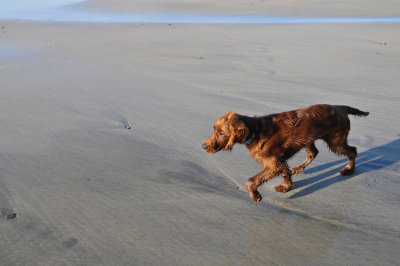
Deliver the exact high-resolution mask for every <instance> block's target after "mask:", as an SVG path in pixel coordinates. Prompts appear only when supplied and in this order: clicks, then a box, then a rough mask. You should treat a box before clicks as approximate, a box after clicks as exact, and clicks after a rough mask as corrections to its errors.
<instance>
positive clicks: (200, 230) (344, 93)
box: [0, 1, 400, 265]
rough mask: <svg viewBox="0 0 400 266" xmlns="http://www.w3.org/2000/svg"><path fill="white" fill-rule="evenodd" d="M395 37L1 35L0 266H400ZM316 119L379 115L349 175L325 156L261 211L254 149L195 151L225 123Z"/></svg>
mask: <svg viewBox="0 0 400 266" xmlns="http://www.w3.org/2000/svg"><path fill="white" fill-rule="evenodd" d="M287 2H288V3H287V6H291V5H292V4H293V5H294V4H296V5H300V3H303V2H304V3H305V5H307V4H308V5H309V4H310V3H309V2H308V1H287ZM289 2H290V3H289ZM93 3H95V4H96V7H97V8H100V9H101V8H103V9H109V10H112V9H113V8H121V6H117V5H122V4H121V3H124V4H125V5H124V6H123V7H124V10H131V9H132V10H133V6H130V5H129V4H128V3H126V2H122V1H118V2H117V1H115V2H114V3H115V5H114V4H113V5H111V4H110V2H106V1H98V2H97V1H96V2H93ZM329 3H330V2H329ZM354 3H356V1H355V2H354ZM368 3H373V1H370V2H368ZM390 3H391V1H388V4H390ZM89 4H90V5H91V4H92V3H90V2H89V3H83V4H82V5H89ZM375 4H376V3H375ZM376 5H377V6H378V4H376ZM86 7H88V6H86ZM225 7H226V8H227V11H226V12H227V13H229V12H230V11H229V10H228V9H229V8H230V7H228V5H226V6H225ZM88 8H89V7H88ZM92 8H93V7H92ZM354 8H355V7H354ZM149 11H151V10H149ZM316 11H318V10H316ZM392 11H393V9H390V8H388V9H387V12H388V14H387V15H390V14H391V13H390V12H392ZM383 15H384V14H383ZM398 29H399V24H384V25H383V24H366V25H323V24H316V25H175V24H171V25H169V24H139V23H136V24H107V23H104V24H101V23H96V24H93V23H92V24H91V23H87V24H85V23H51V22H35V23H32V22H24V21H0V80H1V95H2V96H1V97H0V108H1V112H0V121H1V123H2V127H1V129H0V139H1V140H2V141H1V149H0V168H1V173H0V211H1V213H0V214H1V215H0V230H1V232H0V235H1V242H0V243H1V244H0V258H1V262H0V264H4V265H18V264H22V265H55V264H67V265H75V264H85V265H147V264H154V265H199V264H205V265H250V264H256V265H276V264H277V265H305V264H306V265H322V264H324V265H338V264H342V265H343V264H353V265H354V264H357V265H396V264H397V262H398V261H399V260H400V255H399V253H398V246H399V245H400V240H399V239H400V222H399V221H400V217H399V213H400V212H399V211H400V207H399V206H400V205H399V200H400V197H399V192H398V189H397V188H398V186H399V182H398V180H399V175H400V174H399V169H400V163H399V161H400V155H399V154H400V153H399V150H400V135H399V133H400V132H399V127H398V125H399V124H400V116H399V115H397V105H398V103H399V100H400V97H399V94H398V92H399V87H398V84H400V77H399V75H398V66H399V63H398V62H399V57H400V36H399V35H398V34H397V32H398ZM315 103H332V104H346V105H351V106H354V107H357V108H359V109H361V110H364V111H369V112H370V116H368V117H367V118H355V117H351V120H352V130H351V132H350V137H349V143H350V144H353V145H355V146H357V147H358V153H359V156H358V160H357V162H356V163H357V166H356V167H357V168H356V172H355V174H354V175H353V176H350V177H342V176H340V175H339V174H338V172H339V170H340V169H341V168H342V167H343V165H344V164H345V162H346V161H345V159H344V158H339V157H336V156H335V155H333V154H332V153H330V152H328V150H327V148H326V147H325V144H324V143H322V142H318V143H317V147H318V149H319V150H320V153H319V154H318V157H317V158H316V159H315V161H314V162H313V163H312V164H311V165H310V166H309V168H308V169H307V170H306V172H305V173H304V174H300V175H297V176H295V177H294V189H293V190H292V191H290V192H288V193H286V194H277V193H276V192H275V191H274V186H275V185H277V184H278V183H280V182H282V180H281V178H280V177H278V178H276V179H274V180H272V181H271V182H270V183H267V184H264V185H263V187H262V188H261V189H260V192H261V193H262V195H263V202H262V203H261V204H255V203H252V202H251V200H250V198H249V197H248V194H247V192H246V191H245V188H244V184H245V182H246V180H247V178H249V177H251V176H253V175H255V174H256V173H257V172H258V171H260V167H259V166H258V165H257V164H256V162H255V161H254V160H252V159H251V158H250V156H249V155H248V153H247V151H246V150H245V148H244V147H242V146H235V147H234V149H233V151H232V152H231V153H229V152H221V153H219V154H215V155H209V154H206V153H204V151H203V150H202V149H201V143H202V142H203V140H204V139H205V138H207V137H208V136H209V135H210V134H211V132H212V125H213V123H214V122H215V120H216V119H217V117H218V116H220V115H221V114H223V113H224V112H226V111H228V110H234V111H236V112H239V113H241V114H246V115H254V114H257V115H262V114H268V113H275V112H281V111H285V110H291V109H297V108H300V107H304V106H307V105H310V104H315ZM304 156H305V153H304V152H300V153H299V154H298V156H296V157H295V158H294V159H293V160H291V161H290V164H291V165H292V166H294V165H295V164H296V163H299V162H301V161H303V159H304ZM13 214H15V215H16V216H15V217H13Z"/></svg>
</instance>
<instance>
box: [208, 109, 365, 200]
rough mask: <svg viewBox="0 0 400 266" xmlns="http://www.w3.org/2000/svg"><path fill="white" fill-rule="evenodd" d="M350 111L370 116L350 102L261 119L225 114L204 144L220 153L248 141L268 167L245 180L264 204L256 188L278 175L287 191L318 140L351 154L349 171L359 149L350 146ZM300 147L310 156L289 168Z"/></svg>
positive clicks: (252, 152)
mask: <svg viewBox="0 0 400 266" xmlns="http://www.w3.org/2000/svg"><path fill="white" fill-rule="evenodd" d="M349 114H351V115H356V116H367V115H368V114H369V113H368V112H363V111H360V110H358V109H356V108H353V107H350V106H344V105H327V104H318V105H312V106H309V107H306V108H303V109H298V110H294V111H289V112H283V113H279V114H272V115H267V116H261V117H248V116H243V115H239V114H237V113H233V112H227V113H226V114H225V115H223V116H221V117H220V118H218V120H217V122H216V123H215V125H214V132H213V134H212V135H211V136H210V137H209V138H208V139H207V140H206V141H205V142H204V143H203V148H204V149H205V150H206V151H207V152H208V153H216V152H218V151H220V150H222V149H224V150H232V147H233V145H234V144H235V143H241V144H245V145H246V147H247V149H248V150H249V153H250V155H251V156H252V157H253V158H254V159H256V160H257V162H258V163H259V164H261V166H263V168H264V169H263V170H262V171H261V172H260V173H258V174H257V175H255V176H254V177H252V178H249V180H248V181H247V182H246V188H247V190H248V191H249V193H250V197H251V198H252V199H253V200H254V201H255V202H260V201H261V199H262V197H261V195H260V193H259V192H258V191H257V187H259V186H260V185H261V184H262V183H264V182H266V181H268V180H269V179H271V178H273V177H275V176H277V175H279V174H280V175H282V177H283V179H284V182H283V183H282V184H280V185H279V186H276V187H275V190H276V191H277V192H283V193H284V192H287V191H288V190H290V189H291V188H292V187H293V183H292V175H294V174H298V173H301V172H303V171H304V169H305V168H306V166H307V165H309V164H310V163H311V162H312V160H314V158H315V157H316V156H317V154H318V150H317V148H316V147H315V145H314V141H315V140H317V139H322V140H324V141H325V142H326V143H327V144H328V146H329V148H330V149H331V150H332V151H333V152H335V153H337V154H340V155H346V156H347V157H348V158H349V161H348V163H347V165H346V166H345V167H344V168H343V169H342V170H341V171H340V174H341V175H351V174H352V173H353V172H354V169H355V158H356V156H357V148H356V147H352V146H349V145H348V144H347V135H348V134H349V131H350V120H349V118H348V115H349ZM302 148H304V149H305V150H306V151H307V159H306V160H305V161H304V162H303V163H302V164H300V165H298V166H296V167H294V168H293V169H291V170H290V169H289V166H288V163H287V160H288V159H289V158H291V157H292V156H293V155H295V154H296V153H297V152H298V151H299V150H301V149H302Z"/></svg>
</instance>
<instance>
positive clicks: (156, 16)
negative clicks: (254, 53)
mask: <svg viewBox="0 0 400 266" xmlns="http://www.w3.org/2000/svg"><path fill="white" fill-rule="evenodd" d="M80 2H84V1H77V0H69V1H65V2H64V3H58V4H55V3H53V2H47V1H45V0H44V1H41V2H39V4H38V5H31V4H29V3H28V4H24V3H25V1H23V0H22V1H19V2H17V3H16V4H15V3H14V4H9V5H6V6H4V7H3V8H2V10H1V11H0V21H5V20H9V21H10V20H16V21H38V22H72V23H74V22H82V23H175V24H371V23H375V24H382V23H400V16H343V17H342V16H326V15H324V16H306V15H303V16H293V15H287V16H284V15H266V14H260V15H256V14H226V13H218V14H207V13H204V12H203V13H202V12H199V13H197V12H188V11H182V10H181V11H176V12H175V11H173V12H168V11H160V12H134V11H132V10H130V9H127V11H125V10H124V11H123V12H121V11H120V12H117V11H115V10H114V11H104V9H102V10H101V11H100V10H96V9H93V8H91V7H89V8H88V7H85V6H83V7H82V6H81V3H80ZM78 3H79V4H78ZM71 4H74V5H71ZM75 4H78V5H75Z"/></svg>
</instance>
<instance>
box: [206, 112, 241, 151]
mask: <svg viewBox="0 0 400 266" xmlns="http://www.w3.org/2000/svg"><path fill="white" fill-rule="evenodd" d="M248 135H249V129H248V128H247V127H246V126H245V124H244V123H243V121H242V120H241V116H240V115H238V114H236V113H234V112H227V113H226V114H224V115H223V116H221V117H220V118H218V120H217V122H216V123H215V124H214V132H213V134H212V135H211V136H210V137H209V138H208V139H207V140H206V141H205V142H204V143H203V149H205V150H206V152H208V153H216V152H219V151H220V150H222V149H224V150H226V151H227V150H232V147H233V145H234V144H235V143H243V142H245V141H246V139H247V137H248Z"/></svg>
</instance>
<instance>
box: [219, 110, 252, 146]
mask: <svg viewBox="0 0 400 266" xmlns="http://www.w3.org/2000/svg"><path fill="white" fill-rule="evenodd" d="M228 127H229V131H230V136H229V141H228V143H227V144H226V145H225V150H226V151H227V150H232V147H233V144H235V143H243V142H245V141H246V139H247V136H248V135H249V129H248V128H247V127H246V126H245V124H244V123H243V121H241V120H240V117H239V115H238V114H236V113H231V114H229V116H228Z"/></svg>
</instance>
